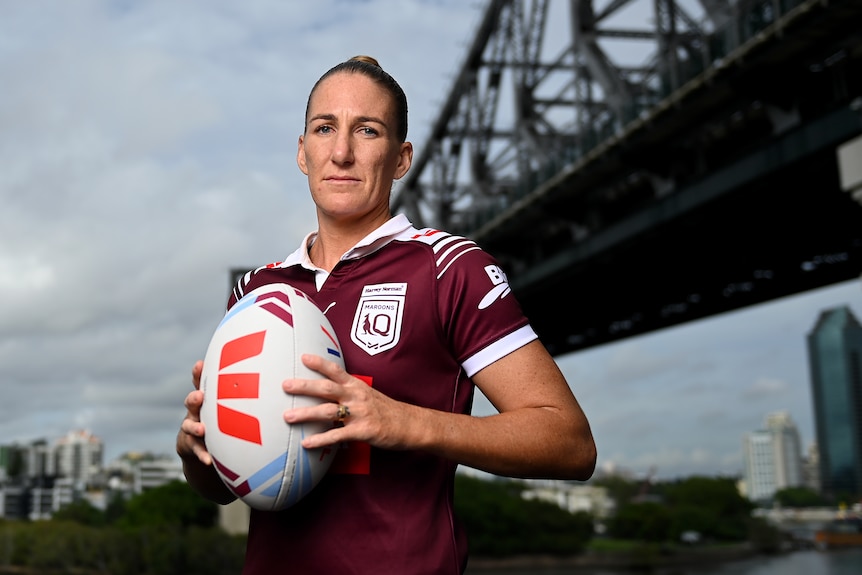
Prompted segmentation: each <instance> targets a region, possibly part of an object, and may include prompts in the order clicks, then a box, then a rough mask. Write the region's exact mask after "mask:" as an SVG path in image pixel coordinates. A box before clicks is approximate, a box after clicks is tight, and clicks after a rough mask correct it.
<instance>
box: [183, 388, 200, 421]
mask: <svg viewBox="0 0 862 575" xmlns="http://www.w3.org/2000/svg"><path fill="white" fill-rule="evenodd" d="M183 403H184V405H185V406H186V409H187V410H188V412H189V416H193V417H194V419H195V420H196V421H200V414H201V406H202V405H203V403H204V394H203V392H202V391H197V390H196V391H191V392H189V394H188V395H186V399H185V401H184V402H183Z"/></svg>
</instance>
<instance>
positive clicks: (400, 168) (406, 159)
mask: <svg viewBox="0 0 862 575" xmlns="http://www.w3.org/2000/svg"><path fill="white" fill-rule="evenodd" d="M412 164H413V144H411V143H410V142H404V143H403V144H401V149H400V150H399V151H398V165H397V166H396V167H395V179H396V180H400V179H401V178H403V177H404V174H406V173H407V170H409V169H410V166H411V165H412Z"/></svg>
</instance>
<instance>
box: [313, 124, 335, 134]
mask: <svg viewBox="0 0 862 575" xmlns="http://www.w3.org/2000/svg"><path fill="white" fill-rule="evenodd" d="M314 131H315V132H316V133H318V134H329V133H331V132H332V126H329V125H327V124H321V125H320V126H318V127H316V128H315V129H314Z"/></svg>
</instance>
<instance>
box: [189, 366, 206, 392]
mask: <svg viewBox="0 0 862 575" xmlns="http://www.w3.org/2000/svg"><path fill="white" fill-rule="evenodd" d="M203 371H204V362H203V361H201V360H197V361H196V362H195V364H194V365H193V366H192V383H193V384H194V386H195V389H200V388H201V373H203Z"/></svg>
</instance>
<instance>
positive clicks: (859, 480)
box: [807, 306, 862, 495]
mask: <svg viewBox="0 0 862 575" xmlns="http://www.w3.org/2000/svg"><path fill="white" fill-rule="evenodd" d="M807 339H808V363H809V368H810V371H811V393H812V399H813V401H812V403H813V404H814V424H815V428H816V434H817V447H818V449H819V451H820V486H821V489H822V490H823V492H824V493H827V494H832V495H839V494H856V495H858V494H862V326H860V325H859V320H857V319H856V317H855V316H854V315H853V313H852V312H851V311H850V308H849V307H847V306H841V307H836V308H833V309H828V310H825V311H823V312H822V313H821V314H820V317H819V318H818V320H817V323H816V324H815V326H814V328H813V329H812V330H811V332H810V333H809V334H808V338H807Z"/></svg>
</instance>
